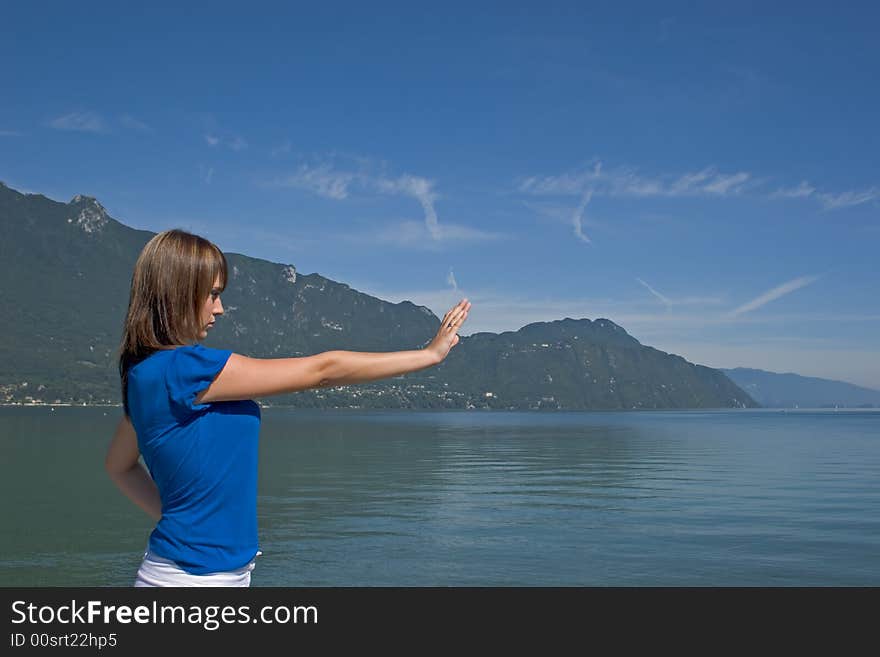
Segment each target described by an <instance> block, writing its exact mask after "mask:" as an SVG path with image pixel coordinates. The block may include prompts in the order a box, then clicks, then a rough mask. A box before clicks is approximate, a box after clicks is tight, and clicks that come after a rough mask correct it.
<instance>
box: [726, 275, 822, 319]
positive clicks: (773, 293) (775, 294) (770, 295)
mask: <svg viewBox="0 0 880 657" xmlns="http://www.w3.org/2000/svg"><path fill="white" fill-rule="evenodd" d="M818 278H819V277H818V276H801V277H800V278H795V279H794V280H791V281H788V282H787V283H783V284H782V285H779V286H778V287H774V288H773V289H772V290H769V291H767V292H765V293H764V294H762V295H761V296H759V297H758V298H757V299H752V300H751V301H749V302H748V303H746V304H743V305H742V306H740V307H739V308H737V309H736V310H734V311H732V312H730V313H729V314H728V315H727V316H728V317H737V316H739V315H742V314H743V313H747V312H750V311H752V310H755V309H756V308H760V307H761V306H763V305H764V304H767V303H770V302H771V301H773V300H775V299H778V298H779V297H782V296H785V295H786V294H788V293H790V292H794V291H795V290H799V289H800V288H802V287H806V286H807V285H809V284H810V283H812V282H814V281H816V280H817V279H818Z"/></svg>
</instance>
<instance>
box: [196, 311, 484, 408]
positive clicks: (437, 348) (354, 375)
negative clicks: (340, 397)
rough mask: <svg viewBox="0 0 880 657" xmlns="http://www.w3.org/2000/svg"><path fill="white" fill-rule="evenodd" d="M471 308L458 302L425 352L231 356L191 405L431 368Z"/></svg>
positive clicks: (455, 336)
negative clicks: (277, 356) (301, 356)
mask: <svg viewBox="0 0 880 657" xmlns="http://www.w3.org/2000/svg"><path fill="white" fill-rule="evenodd" d="M470 307H471V304H470V302H468V300H467V299H462V300H461V301H460V302H459V303H458V305H456V306H455V307H453V308H452V309H451V310H450V311H449V312H448V313H446V316H445V317H444V318H443V321H442V322H441V323H440V328H439V329H438V331H437V335H436V336H434V339H433V340H432V341H431V343H430V344H429V345H428V346H427V347H425V348H424V349H414V350H410V351H389V352H380V353H369V352H360V351H325V352H322V353H320V354H316V355H314V356H305V357H303V358H249V357H247V356H242V355H240V354H232V355H231V356H230V357H229V360H227V361H226V365H225V366H224V367H223V369H222V370H221V371H220V373H219V374H218V375H217V377H216V378H215V379H214V381H213V382H212V383H211V384H210V385H209V386H208V387H207V388H205V389H204V390H202V391H201V392H200V393H199V394H198V395H197V396H196V399H195V401H196V403H197V404H201V403H207V402H216V401H231V400H234V399H254V398H259V397H268V396H270V395H280V394H284V393H289V392H299V391H301V390H311V389H313V388H327V387H332V386H342V385H348V384H352V383H364V382H366V381H377V380H379V379H385V378H388V377H392V376H398V375H400V374H407V373H409V372H415V371H417V370H423V369H425V368H428V367H433V366H434V365H438V364H439V363H441V362H443V360H444V359H445V358H446V356H447V355H448V354H449V351H450V349H452V347H454V346H455V345H457V344H458V343H459V336H458V333H457V331H458V329H460V328H461V325H462V323H464V321H465V320H466V319H467V316H468V312H469V311H470Z"/></svg>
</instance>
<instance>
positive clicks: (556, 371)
mask: <svg viewBox="0 0 880 657" xmlns="http://www.w3.org/2000/svg"><path fill="white" fill-rule="evenodd" d="M0 231H2V239H0V276H2V280H3V285H2V288H0V302H2V307H3V308H4V309H5V310H6V312H7V317H6V321H5V322H3V324H2V327H0V338H2V339H0V402H4V403H20V402H27V403H30V402H37V401H39V402H46V403H68V402H69V403H76V404H83V403H110V404H118V403H119V402H120V401H121V400H120V391H119V377H118V374H117V370H116V358H115V357H116V349H117V347H118V344H119V339H120V336H121V330H122V322H123V319H124V316H125V311H126V307H127V303H128V292H129V285H130V280H131V273H132V270H133V267H134V263H135V261H136V259H137V257H138V254H139V253H140V251H141V249H142V248H143V246H144V244H146V242H147V241H148V240H149V239H150V238H151V237H152V236H153V235H154V233H152V232H149V231H143V230H135V229H133V228H130V227H128V226H125V225H124V224H122V223H120V222H118V221H116V220H115V219H113V218H112V217H110V216H109V215H108V213H107V211H106V210H105V209H104V208H103V207H102V206H101V204H100V203H99V202H98V201H97V200H96V199H95V198H92V197H88V196H81V195H78V196H76V197H74V198H73V199H72V200H71V201H70V202H69V203H60V202H57V201H54V200H51V199H48V198H46V197H45V196H43V195H40V194H21V193H19V192H17V191H15V190H13V189H10V188H9V187H7V186H6V185H3V184H2V183H0ZM207 237H210V236H207ZM226 256H227V259H228V262H229V266H230V270H231V271H230V278H229V281H228V284H227V287H226V290H225V291H224V293H223V301H224V307H225V311H226V312H225V314H224V315H223V316H222V317H220V318H218V322H217V324H216V326H215V328H214V329H213V331H212V332H211V335H210V336H209V337H208V338H206V339H205V341H204V344H205V345H206V346H215V347H220V346H222V347H226V348H229V349H233V350H234V351H236V352H239V353H244V354H247V355H249V356H253V357H257V358H271V357H289V356H303V355H310V354H314V353H318V352H322V351H329V350H335V349H344V350H350V351H395V350H400V349H418V348H421V347H423V346H425V345H426V344H428V343H429V342H430V340H431V339H432V338H433V337H434V335H435V334H436V332H437V329H438V328H439V326H440V319H439V318H438V317H437V316H436V315H434V313H433V312H432V311H431V310H430V309H428V308H426V307H425V306H417V305H415V304H413V303H411V302H410V301H402V302H400V303H389V302H387V301H383V300H381V299H377V298H376V297H372V296H370V295H367V294H364V293H362V292H359V291H357V290H354V289H352V288H351V287H349V286H348V285H346V284H344V283H339V282H336V281H333V280H330V279H328V278H325V277H323V276H321V275H320V274H317V273H313V274H301V273H299V272H297V271H296V267H295V266H294V265H292V264H281V263H274V262H269V261H266V260H261V259H259V258H252V257H249V256H246V255H243V254H239V253H227V254H226ZM261 402H262V403H263V404H264V405H282V404H284V405H293V406H300V407H358V408H505V409H511V408H513V409H544V408H549V409H588V408H594V409H621V408H625V409H631V408H711V407H753V406H755V405H756V404H755V402H754V400H752V399H751V398H750V397H749V395H748V394H746V393H745V392H744V391H743V390H741V389H740V388H738V387H737V386H736V385H735V384H734V383H732V382H731V381H730V379H728V378H727V377H726V376H725V375H724V374H722V373H721V372H719V371H718V370H714V369H710V368H707V367H702V366H700V365H694V364H692V363H689V362H687V361H686V360H684V359H683V358H681V357H679V356H675V355H672V354H667V353H664V352H661V351H658V350H656V349H653V348H651V347H646V346H643V345H641V344H640V343H639V342H638V341H637V340H636V339H634V338H633V337H631V336H629V335H628V334H627V333H626V331H625V330H624V329H622V328H621V327H620V326H617V325H616V324H614V322H612V321H610V320H608V319H597V320H595V321H590V320H588V319H570V318H565V319H563V320H558V321H553V322H539V323H535V324H529V325H528V326H524V327H523V328H521V329H519V330H518V331H508V332H504V333H501V334H495V333H476V334H473V335H471V336H467V337H462V339H461V341H460V342H459V344H458V345H457V346H456V347H455V348H454V349H453V350H452V351H451V352H450V354H449V356H448V357H447V358H446V360H445V361H444V362H443V363H441V364H440V365H438V366H437V367H433V368H429V369H427V370H422V371H419V372H414V373H411V374H408V375H405V376H400V377H395V378H394V379H387V380H384V381H377V382H371V383H367V384H359V385H353V386H344V387H339V388H332V389H321V390H311V391H306V392H301V393H296V394H291V395H281V396H277V397H272V398H270V399H268V400H261Z"/></svg>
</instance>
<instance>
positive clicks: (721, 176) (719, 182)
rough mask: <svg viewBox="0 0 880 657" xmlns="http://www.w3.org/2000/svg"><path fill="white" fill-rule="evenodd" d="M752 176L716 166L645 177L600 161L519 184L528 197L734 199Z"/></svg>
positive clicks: (632, 170)
mask: <svg viewBox="0 0 880 657" xmlns="http://www.w3.org/2000/svg"><path fill="white" fill-rule="evenodd" d="M753 182H754V180H753V177H752V174H750V173H748V172H745V171H740V172H736V173H721V172H719V171H718V170H717V169H715V168H714V167H707V168H704V169H702V170H700V171H695V172H690V173H685V174H680V175H677V176H659V177H650V176H643V175H640V174H639V173H637V172H636V171H635V170H634V169H630V168H625V167H621V168H616V169H610V170H608V169H604V168H603V166H602V163H601V162H597V163H595V164H594V165H593V166H592V167H591V168H589V169H584V170H580V171H573V172H567V173H562V174H559V175H555V176H554V175H551V176H531V177H527V178H523V179H521V180H520V181H519V183H518V185H517V189H518V190H519V191H520V192H523V193H526V194H537V195H557V196H583V195H584V194H585V193H587V192H588V191H589V192H592V193H595V194H599V195H603V196H618V197H651V196H665V197H683V196H720V197H725V196H733V195H736V194H740V193H741V192H742V191H743V190H744V189H745V188H746V187H747V186H748V185H749V184H750V183H753Z"/></svg>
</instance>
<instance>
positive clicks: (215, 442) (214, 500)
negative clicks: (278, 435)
mask: <svg viewBox="0 0 880 657" xmlns="http://www.w3.org/2000/svg"><path fill="white" fill-rule="evenodd" d="M231 354H232V352H231V351H229V350H227V349H212V348H209V347H203V346H202V345H200V344H194V345H186V346H182V347H176V348H174V349H165V350H160V351H157V352H155V353H153V354H151V355H150V356H148V357H147V358H145V359H144V360H142V361H141V362H139V363H137V364H136V365H134V366H132V367H131V368H130V369H129V371H128V404H129V412H130V415H131V422H132V425H134V428H135V431H136V432H137V438H138V447H139V448H140V452H141V454H142V455H143V457H144V462H145V463H146V465H147V468H148V469H149V471H150V474H151V476H152V477H153V480H154V481H155V482H156V485H157V486H158V488H159V495H160V496H161V498H162V518H161V520H159V523H158V524H157V525H156V528H155V529H154V530H153V532H152V533H151V534H150V543H149V546H150V549H151V550H152V551H153V552H154V553H156V554H158V555H159V556H160V557H165V558H166V559H171V560H172V561H175V562H176V563H177V564H178V565H179V566H180V567H181V568H183V569H184V570H186V571H188V572H190V573H193V574H196V575H204V574H206V573H212V572H218V571H225V570H235V569H237V568H241V567H242V566H244V565H246V564H248V563H249V562H250V561H251V560H252V559H253V558H254V557H255V556H256V554H257V551H258V549H259V546H258V540H257V446H258V439H259V433H260V407H259V405H258V404H257V403H256V402H254V401H252V400H242V401H224V402H210V403H206V404H195V403H194V400H195V397H196V395H197V394H198V393H199V392H201V391H202V390H204V389H205V388H207V387H208V386H209V385H210V384H211V382H212V381H213V380H214V379H215V378H216V376H217V375H218V374H219V373H220V371H221V370H222V369H223V367H224V366H225V365H226V361H227V360H228V359H229V356H230V355H231Z"/></svg>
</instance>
